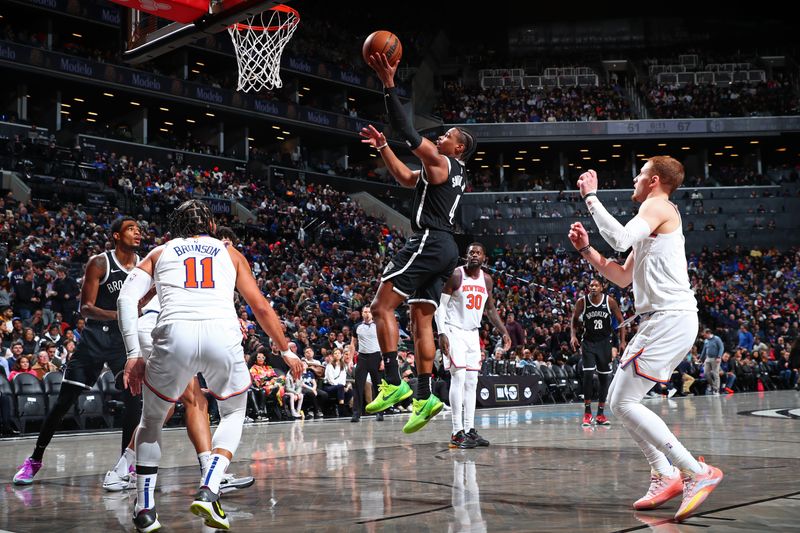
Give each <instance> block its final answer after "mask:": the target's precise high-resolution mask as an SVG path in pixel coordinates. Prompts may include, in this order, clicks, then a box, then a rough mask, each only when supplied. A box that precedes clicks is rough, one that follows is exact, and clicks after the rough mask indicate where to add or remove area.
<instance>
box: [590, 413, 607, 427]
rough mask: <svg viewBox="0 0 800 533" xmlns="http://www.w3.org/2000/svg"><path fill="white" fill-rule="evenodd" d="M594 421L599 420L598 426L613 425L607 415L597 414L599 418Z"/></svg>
mask: <svg viewBox="0 0 800 533" xmlns="http://www.w3.org/2000/svg"><path fill="white" fill-rule="evenodd" d="M594 421H595V422H597V425H598V426H610V425H611V422H609V421H608V418H606V415H597V418H595V419H594Z"/></svg>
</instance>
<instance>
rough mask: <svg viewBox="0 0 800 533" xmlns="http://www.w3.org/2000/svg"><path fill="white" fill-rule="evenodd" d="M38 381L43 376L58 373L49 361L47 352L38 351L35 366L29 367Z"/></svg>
mask: <svg viewBox="0 0 800 533" xmlns="http://www.w3.org/2000/svg"><path fill="white" fill-rule="evenodd" d="M31 370H33V372H34V373H35V375H36V377H37V378H39V379H42V378H44V376H45V374H47V373H49V372H58V367H57V366H56V365H54V364H53V363H52V362H51V361H50V355H49V354H48V353H47V350H39V353H38V354H37V356H36V364H35V365H33V367H31Z"/></svg>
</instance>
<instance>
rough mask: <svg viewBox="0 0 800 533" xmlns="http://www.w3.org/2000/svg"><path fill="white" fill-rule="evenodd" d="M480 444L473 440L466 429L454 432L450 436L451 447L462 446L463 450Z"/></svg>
mask: <svg viewBox="0 0 800 533" xmlns="http://www.w3.org/2000/svg"><path fill="white" fill-rule="evenodd" d="M477 445H478V443H477V442H475V441H474V440H472V439H471V438H470V437H469V435H467V434H466V433H464V430H463V429H462V430H460V431H459V432H458V433H453V435H451V436H450V447H451V448H460V449H462V450H470V449H472V448H475V447H476V446H477Z"/></svg>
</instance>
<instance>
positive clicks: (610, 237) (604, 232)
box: [586, 196, 650, 252]
mask: <svg viewBox="0 0 800 533" xmlns="http://www.w3.org/2000/svg"><path fill="white" fill-rule="evenodd" d="M586 206H587V207H588V208H589V212H590V213H591V214H592V219H593V220H594V223H595V224H597V227H598V229H599V230H600V235H601V236H602V237H603V239H605V241H606V242H607V243H608V244H609V246H611V247H612V248H613V249H615V250H616V251H618V252H624V251H625V250H627V249H628V248H630V247H631V246H633V245H634V244H635V243H637V242H639V241H641V240H644V239H646V238H647V237H649V236H650V225H649V224H648V223H647V222H646V221H645V220H644V219H643V218H641V217H639V216H635V217H633V218H632V219H631V220H630V222H628V223H627V224H626V225H625V226H623V225H622V224H620V223H619V222H618V221H617V219H615V218H614V217H613V216H611V213H609V212H608V211H606V208H605V207H603V204H602V203H600V200H598V199H597V197H595V196H591V197H589V198H587V200H586Z"/></svg>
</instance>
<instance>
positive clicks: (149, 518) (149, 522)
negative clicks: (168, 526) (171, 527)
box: [133, 507, 161, 533]
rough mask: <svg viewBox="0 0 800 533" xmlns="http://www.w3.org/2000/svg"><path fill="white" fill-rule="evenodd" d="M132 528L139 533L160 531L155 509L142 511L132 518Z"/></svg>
mask: <svg viewBox="0 0 800 533" xmlns="http://www.w3.org/2000/svg"><path fill="white" fill-rule="evenodd" d="M133 526H134V527H135V528H136V531H138V532H139V533H150V532H151V531H158V530H159V529H161V524H160V523H159V522H158V513H157V512H156V508H155V507H153V508H152V509H142V510H141V511H139V513H138V514H137V515H136V516H134V517H133Z"/></svg>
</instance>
